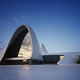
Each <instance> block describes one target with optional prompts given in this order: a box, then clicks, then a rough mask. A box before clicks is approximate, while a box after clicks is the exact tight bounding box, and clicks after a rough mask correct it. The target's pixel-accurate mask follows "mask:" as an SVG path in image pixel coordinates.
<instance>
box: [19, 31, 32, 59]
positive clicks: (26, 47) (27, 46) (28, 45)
mask: <svg viewBox="0 0 80 80" xmlns="http://www.w3.org/2000/svg"><path fill="white" fill-rule="evenodd" d="M31 55H32V42H31V36H30V33H29V32H28V33H27V34H26V36H25V37H24V40H23V42H22V44H21V48H20V51H19V54H18V57H23V58H28V59H29V58H30V57H31Z"/></svg>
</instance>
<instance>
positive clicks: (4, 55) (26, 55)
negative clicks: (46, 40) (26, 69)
mask: <svg viewBox="0 0 80 80" xmlns="http://www.w3.org/2000/svg"><path fill="white" fill-rule="evenodd" d="M21 60H23V61H24V62H26V60H27V61H28V60H32V61H33V62H42V61H43V58H42V55H41V52H40V46H39V43H38V40H37V38H36V35H35V33H34V31H33V30H32V28H31V27H29V26H27V25H21V26H19V27H18V28H17V29H16V30H15V31H14V33H13V34H12V36H11V38H10V40H9V42H8V43H7V45H6V47H5V48H4V49H2V50H0V62H1V63H10V62H11V63H12V62H15V63H16V61H21Z"/></svg>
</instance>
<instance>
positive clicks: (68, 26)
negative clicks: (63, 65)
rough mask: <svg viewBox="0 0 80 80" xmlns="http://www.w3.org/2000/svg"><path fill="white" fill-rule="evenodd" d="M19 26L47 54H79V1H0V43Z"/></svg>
mask: <svg viewBox="0 0 80 80" xmlns="http://www.w3.org/2000/svg"><path fill="white" fill-rule="evenodd" d="M22 24H28V25H29V26H31V27H32V29H33V30H34V32H35V33H36V36H37V38H38V41H39V44H41V43H43V44H44V45H45V46H46V48H47V50H48V51H49V52H70V51H71V52H76V51H80V0H0V42H1V41H4V42H5V43H6V41H7V39H8V37H9V36H10V32H12V31H13V29H14V28H16V27H19V26H20V25H22ZM7 33H8V34H7ZM3 34H5V35H6V36H3ZM5 43H4V44H5Z"/></svg>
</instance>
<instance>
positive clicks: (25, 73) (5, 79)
mask: <svg viewBox="0 0 80 80" xmlns="http://www.w3.org/2000/svg"><path fill="white" fill-rule="evenodd" d="M0 80H80V65H78V64H77V65H0Z"/></svg>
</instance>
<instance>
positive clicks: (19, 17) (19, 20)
mask: <svg viewBox="0 0 80 80" xmlns="http://www.w3.org/2000/svg"><path fill="white" fill-rule="evenodd" d="M13 20H14V22H16V23H24V22H25V20H26V16H17V17H14V18H13Z"/></svg>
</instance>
